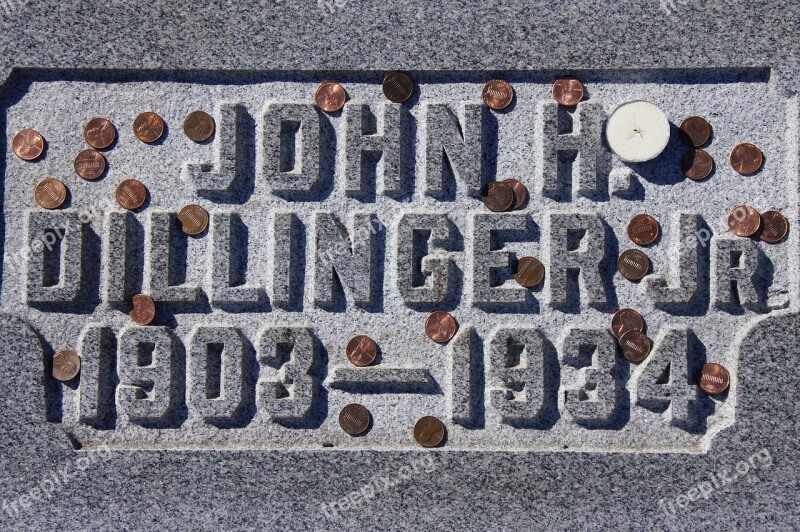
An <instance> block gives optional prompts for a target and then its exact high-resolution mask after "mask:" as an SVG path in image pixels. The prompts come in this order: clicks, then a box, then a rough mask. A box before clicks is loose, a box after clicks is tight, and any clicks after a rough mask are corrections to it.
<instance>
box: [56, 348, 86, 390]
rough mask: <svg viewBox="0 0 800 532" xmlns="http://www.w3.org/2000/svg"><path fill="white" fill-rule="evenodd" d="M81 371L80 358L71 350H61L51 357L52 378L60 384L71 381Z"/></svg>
mask: <svg viewBox="0 0 800 532" xmlns="http://www.w3.org/2000/svg"><path fill="white" fill-rule="evenodd" d="M80 371H81V357H79V356H78V353H76V352H75V351H73V350H72V349H61V350H59V351H58V352H56V354H55V355H53V377H55V378H56V379H57V380H60V381H62V382H66V381H71V380H72V379H74V378H75V377H77V376H78V373H80Z"/></svg>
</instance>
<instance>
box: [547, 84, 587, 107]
mask: <svg viewBox="0 0 800 532" xmlns="http://www.w3.org/2000/svg"><path fill="white" fill-rule="evenodd" d="M553 98H555V100H556V101H557V102H558V104H559V105H563V106H564V107H575V106H576V105H578V103H580V101H581V100H582V99H583V83H581V82H580V80H579V79H577V78H561V79H557V80H556V81H555V83H553Z"/></svg>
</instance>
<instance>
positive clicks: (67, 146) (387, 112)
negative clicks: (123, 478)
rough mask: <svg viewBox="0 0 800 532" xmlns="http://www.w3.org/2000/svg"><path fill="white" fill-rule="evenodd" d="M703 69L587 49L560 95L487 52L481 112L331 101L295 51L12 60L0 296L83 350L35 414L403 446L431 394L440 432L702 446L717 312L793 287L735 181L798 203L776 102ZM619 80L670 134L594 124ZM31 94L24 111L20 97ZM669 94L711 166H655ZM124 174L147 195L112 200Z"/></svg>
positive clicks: (554, 441) (429, 96) (127, 427)
mask: <svg viewBox="0 0 800 532" xmlns="http://www.w3.org/2000/svg"><path fill="white" fill-rule="evenodd" d="M704 76H705V77H704ZM704 76H701V75H700V74H698V75H697V76H684V77H675V78H673V77H670V76H668V75H664V76H659V75H654V74H650V73H641V75H640V76H634V75H632V74H626V75H615V74H613V73H604V74H598V73H586V74H585V75H582V76H580V77H581V79H582V81H583V82H584V85H585V88H586V94H585V98H584V101H583V102H582V103H580V104H579V105H578V106H577V107H576V108H574V109H565V108H562V107H559V106H558V105H557V104H556V103H555V102H554V101H553V100H552V81H553V79H552V78H551V77H550V76H547V75H539V74H514V75H510V76H508V78H507V79H508V81H510V82H511V83H512V85H513V87H514V95H515V96H514V100H513V102H512V104H511V105H510V106H509V107H507V108H506V109H504V110H502V111H499V112H498V111H492V110H489V109H488V108H486V107H485V106H484V104H483V103H482V100H481V91H482V88H483V83H484V82H485V80H486V79H489V77H488V76H485V77H484V76H480V75H465V76H461V77H459V76H455V75H454V76H449V77H445V76H442V75H430V74H419V75H413V76H412V77H413V78H414V80H415V82H416V83H417V88H416V92H415V93H414V95H413V96H412V98H411V99H410V100H409V101H407V102H405V103H403V104H398V103H392V102H389V101H388V100H387V99H386V98H385V97H384V95H383V92H382V88H381V84H380V80H381V77H380V76H370V75H359V74H348V73H342V74H340V75H338V76H333V77H335V79H336V81H338V82H339V83H341V84H342V86H343V87H344V88H345V90H346V91H347V95H348V98H349V100H348V102H347V103H346V105H345V107H344V109H343V110H342V111H341V112H337V113H334V114H327V113H324V112H322V111H321V110H319V109H317V108H316V107H315V106H314V93H315V90H316V87H317V84H318V82H319V81H320V80H321V79H323V78H320V79H316V78H315V77H314V76H311V75H304V76H298V77H296V78H292V79H287V78H286V77H285V76H284V77H280V76H270V75H264V76H251V77H247V76H242V78H241V79H231V80H219V81H218V82H217V83H186V82H183V81H182V80H175V81H166V80H165V81H152V80H138V79H135V78H134V79H133V80H127V81H126V82H125V83H121V82H120V83H116V82H104V83H100V82H94V81H92V80H87V79H86V78H80V79H71V78H70V76H69V75H68V74H65V75H64V76H63V77H62V78H60V79H61V80H53V79H47V80H39V79H37V78H36V76H33V75H32V76H31V77H30V78H24V79H22V80H20V81H21V84H23V85H24V89H21V90H20V95H19V97H18V98H15V99H13V101H12V103H11V104H10V105H9V108H8V112H7V123H6V128H7V131H6V137H7V138H13V134H14V133H15V132H16V131H18V130H21V129H24V128H28V127H29V128H32V129H36V130H37V131H39V132H41V133H42V134H43V135H44V136H45V137H46V138H47V140H48V150H47V153H46V156H45V157H43V158H42V159H40V160H39V161H38V162H35V163H27V162H24V161H22V160H19V159H18V158H16V157H13V156H9V154H11V153H12V152H11V147H10V146H8V147H7V155H6V159H7V165H6V176H5V196H4V201H5V210H4V216H5V247H4V250H5V266H4V269H3V285H2V310H3V311H4V312H9V313H12V314H16V315H19V316H21V317H23V318H25V319H26V320H27V321H28V322H29V323H30V324H31V325H32V326H33V327H34V328H35V329H37V331H38V332H39V333H40V335H41V336H42V338H43V339H44V341H45V343H46V345H47V346H49V348H51V349H52V350H58V349H66V348H73V349H75V350H76V351H77V352H78V354H79V355H80V356H81V357H82V369H81V374H80V378H79V380H78V381H76V382H73V383H67V384H65V385H61V384H59V385H58V386H48V387H47V393H46V399H47V400H46V417H47V419H48V420H49V421H50V422H57V423H60V424H61V426H62V427H63V428H64V430H65V431H67V432H69V433H70V434H71V435H72V436H73V437H74V439H75V440H76V441H79V442H80V443H81V445H82V446H83V447H84V448H93V447H96V446H98V445H101V444H108V445H109V446H111V447H115V448H145V449H147V448H159V449H161V448H265V449H304V448H309V449H314V448H322V447H323V446H325V447H331V446H332V447H333V448H334V449H417V448H419V446H418V444H417V443H416V442H415V440H414V435H413V428H414V424H415V422H416V421H417V420H418V419H419V418H421V417H423V416H428V415H432V416H436V417H438V418H439V419H441V420H442V421H443V422H444V424H445V426H446V440H445V441H444V443H443V446H444V447H443V448H445V449H476V450H482V449H486V450H506V449H507V450H548V451H563V450H569V451H572V450H579V451H630V452H640V451H647V452H702V451H704V450H706V449H708V447H709V446H710V445H712V444H713V441H712V440H713V438H714V436H715V435H716V434H717V433H719V432H720V431H721V430H722V429H724V428H725V427H727V426H730V425H731V424H732V423H733V422H734V420H735V408H736V406H735V403H736V373H737V371H736V370H737V360H738V345H739V341H740V339H741V338H742V337H743V336H744V334H745V333H746V331H747V330H748V329H749V328H750V327H751V325H752V324H753V323H754V322H755V321H757V320H759V319H761V318H762V317H763V316H765V315H768V314H770V313H774V312H779V311H781V310H782V309H787V308H793V307H795V306H796V305H797V294H796V293H795V290H796V287H795V286H794V285H793V284H792V283H791V282H790V276H789V269H790V266H791V265H792V264H794V263H796V257H797V251H796V244H795V243H796V239H795V238H794V236H793V235H792V230H791V228H790V231H789V238H788V239H786V240H784V241H783V242H781V243H779V244H775V245H771V244H766V243H764V242H761V241H759V240H757V239H744V238H740V237H736V236H735V235H733V234H732V233H731V232H730V231H729V229H728V225H727V218H728V215H729V212H730V210H731V209H732V208H733V207H735V206H737V205H740V204H743V203H747V202H748V201H749V200H750V198H751V197H752V196H755V195H756V194H754V191H756V190H757V191H759V194H758V196H759V197H760V198H769V203H768V204H763V205H761V204H759V205H754V207H756V208H757V209H759V210H760V211H762V212H764V211H767V210H777V211H781V212H783V213H784V214H785V215H786V216H787V217H788V218H789V220H790V223H791V221H793V220H796V217H797V211H796V206H797V205H796V201H797V200H796V190H797V168H796V159H797V157H796V154H797V146H796V138H797V131H796V128H797V108H796V106H797V102H796V100H794V99H790V100H788V101H787V100H786V99H785V98H783V97H782V96H780V95H778V94H776V92H775V91H774V89H773V86H772V85H771V84H770V83H769V82H768V81H767V78H766V76H762V74H761V73H759V72H755V71H754V72H744V73H742V72H736V73H735V74H731V75H727V74H725V73H724V72H722V73H719V72H717V73H713V74H711V79H708V76H709V74H708V73H706V74H704ZM333 77H332V76H327V77H326V78H324V79H328V78H333ZM373 78H374V79H373ZM88 95H91V97H89V96H88ZM637 99H641V100H648V101H651V102H653V103H655V104H657V105H658V106H659V107H660V108H661V109H662V110H663V111H664V113H665V114H666V116H667V117H668V119H669V120H670V122H671V123H672V124H673V134H672V137H671V139H670V142H669V144H668V146H667V148H666V150H665V152H664V153H662V155H661V156H660V157H659V158H658V159H656V160H654V161H650V162H648V163H637V164H630V165H628V164H625V163H623V162H621V161H619V160H618V159H617V158H616V156H614V155H613V154H612V152H611V151H610V149H609V148H608V145H607V143H606V141H605V136H604V127H605V124H606V120H607V117H608V116H609V115H610V114H611V113H612V112H613V110H614V109H615V108H616V107H617V106H618V105H620V104H622V103H625V102H627V101H631V100H637ZM61 102H80V104H79V105H77V106H76V105H67V104H66V103H61ZM42 105H48V106H50V107H52V119H51V120H50V121H48V122H45V123H33V122H31V119H30V118H29V117H31V116H42V115H41V114H37V113H33V112H32V111H33V110H35V109H37V108H38V107H40V106H42ZM764 109H769V111H768V112H766V113H765V112H764ZM196 110H203V111H206V112H208V113H209V114H211V116H213V118H214V121H215V123H216V131H215V133H214V135H213V137H212V138H211V139H209V140H207V141H205V142H201V143H196V142H194V141H191V140H190V139H189V138H187V137H186V136H185V135H184V134H183V131H182V129H181V124H182V123H183V121H184V119H185V118H186V116H187V115H189V114H190V113H191V112H193V111H196ZM145 111H153V112H156V113H158V115H159V116H161V117H162V118H163V119H164V121H165V123H166V125H167V127H166V129H165V133H164V134H163V136H162V138H161V139H159V140H158V141H157V142H155V143H152V144H145V143H142V142H139V141H138V140H137V139H136V137H135V136H134V133H133V130H132V129H131V124H132V122H133V120H134V119H135V117H136V116H138V115H139V114H140V113H142V112H145ZM692 115H698V116H704V117H706V118H707V119H708V120H709V122H710V123H711V124H712V127H713V135H712V138H711V140H710V142H709V143H708V144H707V145H706V146H705V147H704V149H705V150H706V151H707V152H708V153H709V154H711V156H712V157H714V159H715V161H716V168H715V171H714V173H713V174H712V175H711V176H710V177H709V178H707V179H706V180H704V181H700V182H695V181H691V180H689V179H686V178H685V177H684V175H683V173H682V171H681V167H680V161H681V159H682V158H683V156H684V155H685V152H686V151H687V150H688V147H687V146H686V145H684V144H682V143H681V140H680V138H679V136H678V134H677V127H676V126H675V124H680V123H681V121H682V120H683V119H684V118H686V117H687V116H692ZM93 116H106V117H108V118H109V120H111V122H112V123H114V124H115V126H116V127H117V131H118V137H119V138H118V139H117V142H116V144H115V145H114V146H113V148H112V149H111V150H108V151H106V152H104V155H105V157H106V159H107V161H108V165H109V169H108V172H107V173H106V174H105V175H104V176H103V177H102V178H101V179H98V180H96V181H92V182H90V181H84V180H82V179H81V178H80V177H78V176H77V175H75V174H74V172H73V171H72V161H73V159H74V157H75V155H76V154H77V153H78V152H79V151H81V150H82V149H84V148H85V145H84V144H85V143H84V140H83V137H82V134H81V131H82V127H83V124H85V123H86V121H87V120H88V119H90V118H91V117H93ZM775 138H783V139H786V140H785V146H784V147H783V148H782V151H781V152H768V153H765V159H764V164H763V167H762V168H761V170H760V171H759V172H758V173H756V174H754V175H751V176H742V175H740V174H738V173H737V172H736V171H734V169H733V168H731V166H730V164H729V163H728V160H727V158H728V155H729V153H730V151H731V149H732V148H733V147H734V146H736V145H737V144H739V143H741V142H752V143H754V144H756V145H762V146H765V145H768V144H770V145H775V144H774V142H771V141H772V140H774V139H775ZM44 177H55V178H58V179H60V180H62V181H63V182H64V183H65V184H66V185H67V187H68V189H69V191H70V197H69V199H68V201H67V202H66V203H65V205H64V206H63V207H62V208H61V209H60V210H56V211H45V210H44V209H42V208H40V207H39V206H38V205H37V203H36V200H35V197H34V194H33V189H34V187H35V185H36V183H38V182H39V181H41V179H43V178H44ZM129 178H134V179H137V180H139V181H141V182H142V183H143V184H144V185H145V186H146V187H147V189H148V199H147V201H146V202H145V204H144V205H143V206H142V207H141V208H139V209H137V210H135V211H131V212H122V210H121V209H120V207H119V206H118V205H117V204H116V202H115V190H116V187H117V185H118V184H119V183H120V182H121V181H122V180H124V179H129ZM508 178H513V179H517V180H519V181H521V182H522V183H523V184H524V185H525V186H526V187H527V188H528V192H529V199H528V201H527V203H525V204H524V205H523V207H522V208H521V209H520V210H516V211H513V212H506V213H493V212H490V211H489V210H488V209H487V208H486V207H485V206H484V203H483V202H482V200H481V190H482V188H483V185H485V184H486V183H487V182H488V181H492V180H495V179H496V180H503V179H508ZM765 191H767V192H766V193H765ZM189 204H198V205H200V206H202V207H203V208H204V209H206V210H207V211H208V213H209V222H208V229H207V230H206V231H204V232H202V233H200V234H199V235H195V236H189V235H186V234H185V233H183V232H182V231H181V223H180V221H179V220H178V219H177V213H178V212H179V211H180V210H181V208H182V207H184V206H185V205H189ZM638 213H647V214H649V215H651V216H653V217H654V218H655V219H656V220H658V222H659V224H660V228H661V230H660V235H659V236H658V238H657V240H656V241H655V242H654V243H653V244H651V245H649V246H647V247H644V248H642V247H639V246H637V245H636V244H634V243H633V242H631V241H630V240H629V238H628V235H627V226H628V223H629V221H630V219H631V218H632V217H633V216H634V215H635V214H638ZM634 248H636V249H641V250H643V251H645V252H646V253H647V255H648V257H649V259H650V263H651V270H650V272H649V273H648V274H647V275H646V276H645V277H644V279H642V280H641V281H639V282H631V281H628V280H627V279H625V278H624V277H622V276H621V275H620V274H619V273H618V272H617V257H618V255H619V254H620V253H621V252H622V251H624V250H626V249H634ZM525 256H530V257H536V258H538V259H539V260H541V262H542V263H543V265H544V269H545V275H544V281H543V282H542V283H541V284H540V285H537V286H536V287H534V288H533V289H527V288H525V287H523V286H521V285H520V284H518V283H517V282H516V281H515V280H514V273H515V270H514V267H515V264H516V261H517V259H519V258H521V257H525ZM793 261H795V262H793ZM137 293H145V294H149V295H150V296H152V297H153V299H154V300H155V302H156V307H157V312H156V317H155V319H154V320H153V322H152V324H151V325H149V326H138V325H136V324H135V323H133V322H132V320H131V319H130V317H129V315H128V311H129V310H130V306H129V305H130V300H131V298H132V296H133V295H135V294H137ZM626 307H629V308H634V309H636V310H637V311H638V312H639V313H640V314H641V315H642V316H643V317H644V320H645V323H646V328H645V332H646V334H647V335H648V336H649V337H650V338H651V339H652V341H653V344H652V346H651V352H650V354H649V355H648V356H647V358H646V359H645V360H644V361H643V362H641V363H639V364H634V363H631V362H628V361H627V360H626V359H625V358H623V357H622V355H621V353H620V350H619V348H618V342H617V339H616V338H614V336H613V335H612V333H611V331H610V325H611V316H612V315H613V313H614V312H615V311H616V310H618V309H620V308H626ZM436 310H444V311H447V312H449V313H450V314H451V315H452V316H453V317H454V318H455V320H456V322H457V324H458V330H457V332H456V333H455V336H454V337H453V338H452V339H451V340H450V341H449V342H446V343H436V342H434V341H432V340H431V339H430V338H429V337H428V336H427V335H426V332H425V320H426V318H427V317H428V316H429V314H430V313H431V312H433V311H436ZM357 335H366V336H369V337H370V338H372V339H373V340H374V341H375V343H376V344H377V356H376V358H375V360H374V362H373V363H372V364H371V365H368V366H365V367H357V366H355V365H353V364H352V363H350V361H349V360H348V358H347V355H346V346H347V344H348V342H349V341H350V339H351V338H352V337H354V336H357ZM706 362H716V363H720V364H722V365H723V366H725V367H726V368H727V369H728V370H729V371H730V374H731V388H730V390H729V391H728V392H727V393H726V394H725V395H721V396H713V397H710V396H708V395H706V394H705V393H704V392H703V391H702V390H700V388H699V386H698V385H699V380H698V379H699V372H700V369H701V367H702V366H703V364H704V363H706ZM350 403H359V404H362V405H363V406H365V407H366V408H367V409H368V410H369V413H370V415H371V424H370V426H369V427H368V429H367V430H366V431H365V432H364V433H362V434H360V435H359V436H356V437H354V436H350V435H349V434H347V433H346V432H344V431H343V430H342V429H341V427H340V425H339V422H338V417H339V412H340V411H341V409H342V408H343V407H344V406H346V405H348V404H350Z"/></svg>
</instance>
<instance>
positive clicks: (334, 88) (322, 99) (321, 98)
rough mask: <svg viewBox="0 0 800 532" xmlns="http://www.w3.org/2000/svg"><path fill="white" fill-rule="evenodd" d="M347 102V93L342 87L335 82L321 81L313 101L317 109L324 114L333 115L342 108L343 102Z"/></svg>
mask: <svg viewBox="0 0 800 532" xmlns="http://www.w3.org/2000/svg"><path fill="white" fill-rule="evenodd" d="M346 100H347V92H346V91H345V90H344V87H342V86H341V85H339V84H338V83H336V82H335V81H323V82H322V83H320V84H319V87H317V92H316V94H315V95H314V101H316V103H317V107H319V108H320V109H322V110H323V111H325V112H326V113H335V112H337V111H341V110H342V107H344V102H345V101H346Z"/></svg>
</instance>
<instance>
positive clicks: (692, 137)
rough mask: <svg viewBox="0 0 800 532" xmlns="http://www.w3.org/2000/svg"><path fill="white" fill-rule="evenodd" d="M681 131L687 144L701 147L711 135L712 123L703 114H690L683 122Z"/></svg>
mask: <svg viewBox="0 0 800 532" xmlns="http://www.w3.org/2000/svg"><path fill="white" fill-rule="evenodd" d="M680 132H681V134H680V137H681V139H682V140H683V141H684V142H686V144H688V145H689V146H693V147H695V148H699V147H700V146H702V145H703V144H705V143H706V142H708V139H709V138H710V137H711V125H710V124H709V123H708V122H707V121H706V119H705V118H703V117H702V116H690V117H689V118H685V119H684V120H683V122H681V125H680Z"/></svg>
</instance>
